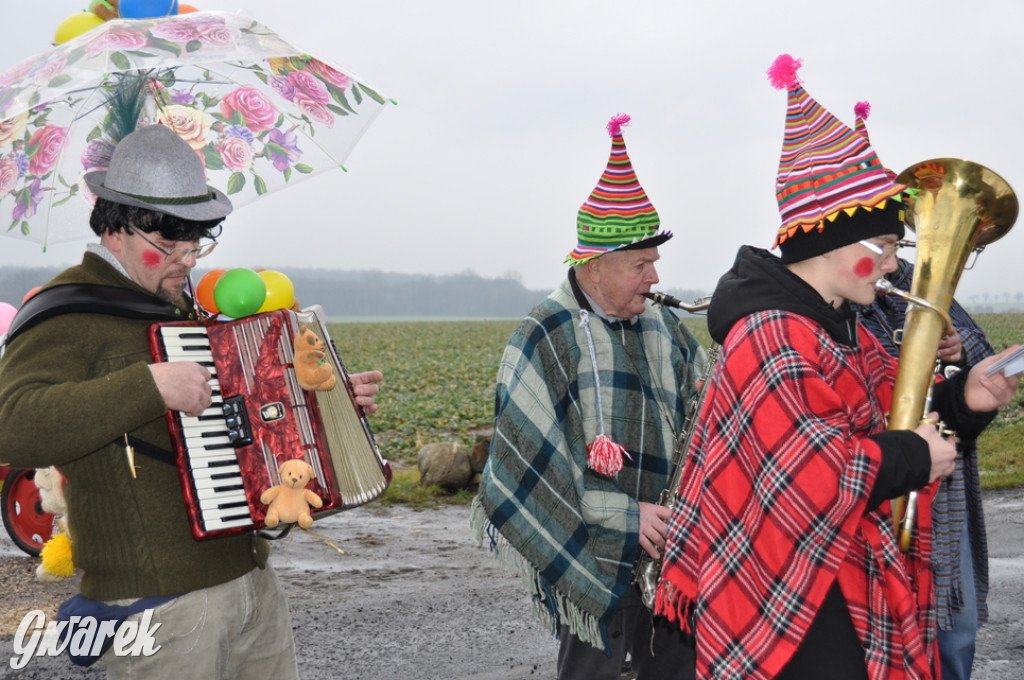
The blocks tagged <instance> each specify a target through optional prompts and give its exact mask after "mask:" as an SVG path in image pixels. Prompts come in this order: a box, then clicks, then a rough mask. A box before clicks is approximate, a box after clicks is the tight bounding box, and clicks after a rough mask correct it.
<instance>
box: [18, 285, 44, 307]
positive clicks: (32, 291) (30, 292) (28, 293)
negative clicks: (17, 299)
mask: <svg viewBox="0 0 1024 680" xmlns="http://www.w3.org/2000/svg"><path fill="white" fill-rule="evenodd" d="M41 287H42V286H36V287H35V288H33V289H32V290H30V291H29V292H27V293H25V297H23V298H21V304H25V303H26V302H28V299H29V298H30V297H32V296H33V295H35V294H36V293H38V292H39V289H40V288H41Z"/></svg>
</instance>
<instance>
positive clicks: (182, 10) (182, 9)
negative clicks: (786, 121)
mask: <svg viewBox="0 0 1024 680" xmlns="http://www.w3.org/2000/svg"><path fill="white" fill-rule="evenodd" d="M198 11H199V8H198V7H193V6H192V5H182V4H181V3H178V14H190V13H191V12H198Z"/></svg>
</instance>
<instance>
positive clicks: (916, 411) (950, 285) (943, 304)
mask: <svg viewBox="0 0 1024 680" xmlns="http://www.w3.org/2000/svg"><path fill="white" fill-rule="evenodd" d="M896 182H898V183H899V184H904V185H906V186H907V187H909V188H910V189H911V190H913V191H911V192H910V193H911V194H914V196H913V197H912V198H911V199H910V206H909V207H910V210H908V213H907V222H908V224H909V226H910V228H911V229H912V230H913V231H914V232H915V233H916V235H917V244H916V247H917V256H916V258H915V264H914V278H913V283H912V284H911V290H910V295H909V296H907V299H908V300H911V303H912V304H910V305H909V306H908V308H907V315H906V320H905V323H904V327H903V337H902V342H901V343H900V358H899V368H898V370H897V374H896V385H895V388H894V390H895V392H894V394H893V402H892V407H891V409H890V415H889V429H890V430H913V429H915V428H916V427H917V426H918V424H919V423H920V422H921V421H922V418H923V417H925V416H926V415H927V410H928V408H929V407H930V395H931V386H932V384H933V383H934V380H935V370H936V367H937V361H936V356H937V354H938V349H939V341H940V340H941V339H942V337H943V336H944V335H945V334H946V333H947V325H948V323H949V316H948V314H949V308H950V306H951V304H952V302H953V291H954V290H956V286H957V282H958V281H959V280H960V275H961V274H962V273H963V270H964V266H965V264H966V263H967V258H968V256H969V255H970V254H971V252H972V251H975V250H977V251H979V252H980V251H981V250H982V249H983V248H984V247H985V246H987V245H988V244H990V243H992V242H993V241H996V240H998V239H1000V238H1002V237H1003V236H1004V235H1005V234H1006V232H1008V231H1009V230H1010V227H1012V226H1013V223H1014V221H1015V220H1016V219H1017V197H1016V196H1015V195H1014V193H1013V190H1012V189H1011V188H1010V185H1009V184H1007V183H1006V181H1005V180H1004V179H1003V178H1002V177H1000V176H999V175H997V174H996V173H994V172H992V171H991V170H989V169H988V168H986V167H984V166H983V165H979V164H977V163H972V162H971V161H967V160H960V159H955V158H935V159H932V160H928V161H923V162H921V163H917V164H916V165H912V166H911V167H909V168H907V169H906V170H904V171H903V172H902V173H900V174H899V176H898V177H897V178H896ZM879 288H880V290H881V289H882V286H880V287H879ZM883 292H892V291H886V290H883ZM936 311H938V312H939V313H934V312H936ZM916 500H917V494H916V493H912V494H910V495H908V496H906V497H904V498H899V499H896V500H894V501H893V503H892V508H893V517H894V521H895V523H896V533H897V537H898V540H899V544H900V549H901V550H903V551H904V552H907V551H909V550H910V542H911V539H912V536H913V529H914V525H913V523H914V518H915V514H916Z"/></svg>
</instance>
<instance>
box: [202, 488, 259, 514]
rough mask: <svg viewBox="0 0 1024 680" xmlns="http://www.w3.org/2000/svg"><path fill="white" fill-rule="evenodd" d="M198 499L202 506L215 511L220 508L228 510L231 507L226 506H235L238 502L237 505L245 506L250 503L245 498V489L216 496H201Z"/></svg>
mask: <svg viewBox="0 0 1024 680" xmlns="http://www.w3.org/2000/svg"><path fill="white" fill-rule="evenodd" d="M198 500H199V507H200V508H202V509H204V510H213V511H217V510H218V509H219V510H227V509H229V508H226V507H225V506H229V505H230V506H232V507H234V506H235V505H236V504H237V507H243V506H245V505H247V504H248V501H246V499H245V492H244V491H234V492H231V493H228V494H221V495H219V496H218V497H216V498H200V499H198Z"/></svg>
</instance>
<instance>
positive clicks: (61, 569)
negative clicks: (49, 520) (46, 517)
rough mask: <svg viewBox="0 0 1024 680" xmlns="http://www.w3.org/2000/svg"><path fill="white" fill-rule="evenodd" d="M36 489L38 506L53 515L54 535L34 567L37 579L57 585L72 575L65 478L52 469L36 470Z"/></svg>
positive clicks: (73, 568) (72, 564)
mask: <svg viewBox="0 0 1024 680" xmlns="http://www.w3.org/2000/svg"><path fill="white" fill-rule="evenodd" d="M33 480H34V481H35V484H36V487H38V488H39V505H40V506H41V507H42V509H43V511H44V512H49V513H53V514H54V515H56V525H55V527H54V532H53V536H52V537H51V538H50V540H48V541H47V542H46V544H45V545H43V551H42V553H41V557H42V560H41V562H40V564H39V566H38V567H36V580H38V581H41V582H43V583H56V582H57V581H60V580H61V579H64V578H67V577H69V576H71V575H72V574H74V573H75V565H74V562H73V560H72V554H71V531H70V530H69V529H68V504H67V501H66V500H65V499H64V475H62V474H61V472H60V470H58V469H57V468H56V467H54V466H52V465H51V466H50V467H45V468H37V469H36V473H35V475H34V477H33Z"/></svg>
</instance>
